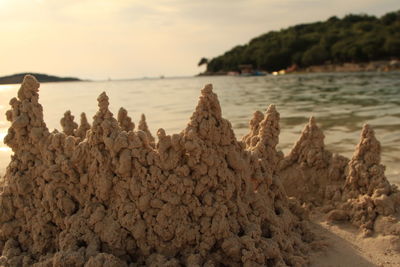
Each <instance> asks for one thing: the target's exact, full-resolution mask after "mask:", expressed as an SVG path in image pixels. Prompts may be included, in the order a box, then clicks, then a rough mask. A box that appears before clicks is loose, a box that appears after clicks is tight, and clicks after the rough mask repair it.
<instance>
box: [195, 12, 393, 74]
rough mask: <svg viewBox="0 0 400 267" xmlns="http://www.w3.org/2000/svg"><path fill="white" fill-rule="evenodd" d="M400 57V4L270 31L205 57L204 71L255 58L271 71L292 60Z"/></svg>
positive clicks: (306, 62)
mask: <svg viewBox="0 0 400 267" xmlns="http://www.w3.org/2000/svg"><path fill="white" fill-rule="evenodd" d="M393 58H400V10H399V11H395V12H390V13H387V14H385V15H383V16H381V17H379V18H378V17H375V16H371V15H366V14H361V15H355V14H349V15H346V16H345V17H343V18H342V19H340V18H338V17H336V16H333V17H331V18H329V19H328V20H326V21H323V22H315V23H309V24H299V25H295V26H292V27H289V28H287V29H282V30H280V31H270V32H268V33H266V34H263V35H261V36H258V37H256V38H254V39H252V40H251V41H250V42H249V43H248V44H245V45H238V46H236V47H234V48H232V49H231V50H229V51H227V52H226V53H224V54H223V55H220V56H217V57H215V58H212V59H211V60H207V59H206V58H202V59H201V60H200V62H199V65H202V64H207V70H206V72H210V73H216V72H224V71H238V70H239V65H241V64H251V65H252V66H253V67H254V68H255V69H258V70H266V71H269V72H272V71H277V70H281V69H286V68H288V67H290V66H294V65H296V66H298V67H300V68H305V67H308V66H312V65H323V64H327V63H330V64H340V63H345V62H354V63H358V62H369V61H374V60H389V59H393Z"/></svg>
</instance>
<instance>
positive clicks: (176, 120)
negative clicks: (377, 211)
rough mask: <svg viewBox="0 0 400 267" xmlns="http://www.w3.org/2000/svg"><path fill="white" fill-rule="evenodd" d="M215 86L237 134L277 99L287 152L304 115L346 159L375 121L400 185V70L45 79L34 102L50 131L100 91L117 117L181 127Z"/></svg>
mask: <svg viewBox="0 0 400 267" xmlns="http://www.w3.org/2000/svg"><path fill="white" fill-rule="evenodd" d="M209 83H211V84H213V86H214V92H216V93H217V94H218V97H219V100H220V102H221V106H222V113H223V116H224V117H225V118H227V119H228V120H230V121H231V123H232V126H233V128H234V130H235V134H236V136H237V138H241V137H242V136H243V135H244V134H246V133H247V132H248V123H249V120H250V119H251V117H252V114H253V113H254V111H256V110H260V111H265V109H266V108H267V107H268V105H269V104H275V105H276V107H277V110H278V112H279V113H280V114H281V120H280V125H281V135H280V143H279V146H278V149H280V150H282V151H283V152H284V153H288V152H289V151H290V149H291V147H292V146H293V144H294V143H295V142H296V140H297V139H298V138H299V137H300V133H301V131H302V129H303V128H304V125H305V124H306V123H307V121H308V118H309V117H310V116H314V117H316V120H317V123H318V125H319V126H320V127H321V128H322V129H323V131H324V134H325V136H326V137H325V144H326V145H327V149H329V150H330V151H332V152H336V153H340V154H342V155H344V156H347V157H351V155H352V153H353V151H354V148H355V146H356V145H357V143H358V141H359V137H360V131H361V128H362V125H363V124H364V123H368V124H370V125H372V126H373V128H374V129H375V132H376V136H377V138H378V140H379V141H380V142H381V145H382V163H383V164H384V165H386V167H387V168H386V175H387V177H388V178H389V180H391V181H392V182H396V183H400V72H390V73H370V72H368V73H313V74H290V75H282V76H272V75H271V76H264V77H230V76H215V77H184V78H165V79H135V80H120V81H101V82H100V81H94V82H65V83H43V84H41V87H40V99H39V101H40V103H41V104H42V105H43V108H44V119H45V121H46V124H47V126H48V127H49V129H50V130H53V129H55V128H56V129H59V130H60V129H61V126H60V123H59V122H60V119H61V118H62V116H63V114H64V112H65V111H66V110H70V111H71V112H72V114H73V115H75V121H77V122H78V123H79V115H80V113H81V112H85V113H86V115H87V116H88V118H89V120H90V119H91V117H93V116H94V114H95V113H96V111H97V100H96V99H97V96H98V95H99V94H100V93H101V92H103V91H105V92H106V93H107V94H108V96H109V98H110V109H111V111H112V112H113V113H114V114H115V116H116V115H117V112H118V109H119V108H120V107H124V108H125V109H127V110H128V114H129V115H130V116H131V117H132V118H133V120H134V122H135V123H136V124H137V122H138V120H139V119H140V115H141V114H142V113H144V114H145V115H146V118H147V122H148V124H149V128H150V130H151V131H152V132H153V134H154V135H155V132H156V131H157V129H159V128H164V129H165V130H166V132H167V133H168V134H172V133H178V132H180V131H181V130H183V129H184V128H185V126H186V124H187V122H188V120H189V118H190V116H191V114H192V112H193V111H194V109H195V106H196V104H197V101H198V97H199V95H200V89H201V88H202V87H203V86H204V85H205V84H209ZM18 88H19V85H0V174H2V173H4V170H5V168H6V166H7V164H8V162H9V158H10V155H11V153H12V151H11V150H10V149H9V148H8V147H7V146H6V145H4V143H3V142H2V141H3V138H4V136H5V135H6V134H7V129H8V127H9V122H8V121H7V120H6V117H5V112H6V111H7V110H8V109H9V104H8V103H9V100H10V99H11V98H12V97H15V96H16V95H17V90H18Z"/></svg>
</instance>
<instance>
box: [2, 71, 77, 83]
mask: <svg viewBox="0 0 400 267" xmlns="http://www.w3.org/2000/svg"><path fill="white" fill-rule="evenodd" d="M27 74H32V75H33V76H35V77H36V79H37V80H38V81H39V82H41V83H46V82H75V81H81V80H80V79H78V78H74V77H57V76H52V75H47V74H41V73H18V74H14V75H9V76H3V77H0V84H15V83H21V82H22V80H23V79H24V76H25V75H27Z"/></svg>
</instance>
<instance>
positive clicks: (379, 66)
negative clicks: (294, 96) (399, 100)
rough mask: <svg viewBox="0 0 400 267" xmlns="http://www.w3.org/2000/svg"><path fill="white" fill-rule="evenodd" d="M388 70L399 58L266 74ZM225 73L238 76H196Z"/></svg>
mask: <svg viewBox="0 0 400 267" xmlns="http://www.w3.org/2000/svg"><path fill="white" fill-rule="evenodd" d="M257 71H259V70H257ZM261 71H262V70H261ZM388 71H400V59H394V60H379V61H370V62H360V63H354V62H345V63H337V64H324V65H313V66H309V67H305V68H300V67H297V66H291V67H289V68H287V69H283V70H280V71H277V72H273V73H268V74H275V73H276V74H289V73H293V74H300V73H324V72H388ZM264 72H265V71H264ZM225 75H226V76H240V73H239V72H235V71H218V72H203V73H200V74H198V75H197V76H225ZM249 76H257V75H249Z"/></svg>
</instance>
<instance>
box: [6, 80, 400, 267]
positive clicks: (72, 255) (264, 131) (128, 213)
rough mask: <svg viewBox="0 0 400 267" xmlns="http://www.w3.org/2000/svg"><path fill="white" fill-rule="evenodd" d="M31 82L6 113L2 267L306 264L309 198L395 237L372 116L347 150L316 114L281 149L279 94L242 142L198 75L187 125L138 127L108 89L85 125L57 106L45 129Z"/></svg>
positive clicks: (393, 208)
mask: <svg viewBox="0 0 400 267" xmlns="http://www.w3.org/2000/svg"><path fill="white" fill-rule="evenodd" d="M38 90H39V83H38V82H37V80H36V79H35V78H34V77H33V76H26V77H25V79H24V81H23V84H22V85H21V88H20V90H19V92H18V98H13V99H11V101H10V105H11V110H9V111H8V112H7V114H6V116H7V119H8V120H9V121H10V122H11V127H10V129H9V131H8V134H7V136H6V137H5V139H4V142H5V143H6V144H7V145H8V146H10V147H11V148H12V150H13V152H14V155H13V156H12V159H11V162H10V164H9V166H8V168H7V172H6V175H5V182H4V184H3V188H2V192H1V194H0V206H1V209H2V213H1V214H0V251H1V255H2V256H1V258H0V265H2V266H32V265H33V266H138V265H148V266H182V265H185V266H305V265H307V263H308V254H309V252H310V250H311V249H312V248H313V247H316V246H318V240H319V237H316V236H314V234H313V233H312V232H311V231H310V230H309V227H308V225H309V223H308V219H307V217H306V215H305V214H306V210H307V209H309V210H310V209H314V208H315V209H320V210H321V211H322V212H324V213H326V214H327V216H328V217H329V218H330V219H331V220H332V221H340V220H348V221H349V222H351V223H352V224H354V225H356V226H357V227H360V228H361V229H362V230H363V231H365V232H369V233H370V232H372V231H374V230H375V231H381V232H382V233H384V232H385V233H386V234H395V235H399V236H400V231H398V230H399V228H398V225H399V224H398V220H397V219H396V218H395V216H396V212H398V210H397V209H398V207H399V203H400V200H399V192H398V190H397V188H395V187H394V186H392V185H390V184H389V183H388V182H387V180H386V178H385V176H384V168H383V166H382V165H380V162H379V153H380V148H379V142H378V141H377V140H376V139H375V137H374V135H373V131H372V130H371V129H370V128H369V127H368V126H367V127H365V128H364V130H363V134H362V139H361V141H360V144H359V145H358V147H357V150H356V153H355V154H354V156H353V158H352V159H351V160H350V161H349V160H348V159H346V158H344V157H341V156H337V155H332V153H330V152H328V151H326V150H325V148H324V144H323V138H324V137H323V134H322V131H320V130H319V128H318V126H317V125H316V123H315V119H313V118H312V119H310V122H309V124H308V125H307V126H306V128H305V130H304V132H303V134H302V136H301V138H300V140H299V141H298V142H297V143H296V145H295V147H294V148H293V150H292V152H291V153H290V154H289V155H287V156H286V157H284V155H283V154H282V153H281V152H279V151H277V149H276V146H277V144H278V142H279V132H280V128H279V113H278V112H277V111H276V109H275V106H273V105H271V106H270V107H269V108H268V110H267V111H266V113H265V114H263V113H261V112H256V113H255V114H254V117H253V119H252V120H251V122H250V132H249V134H248V135H246V136H245V137H244V138H243V140H242V141H238V140H237V139H236V137H235V135H234V132H233V130H232V126H231V124H230V122H229V121H227V120H226V119H224V118H223V117H222V112H221V107H220V105H219V102H218V99H217V96H216V94H215V93H213V91H212V87H211V85H207V86H206V87H205V88H204V89H203V90H202V91H201V96H200V99H199V102H198V105H197V107H196V110H195V111H194V113H193V115H192V117H191V118H190V120H189V123H188V125H187V127H186V128H185V129H184V130H183V131H182V132H181V133H178V134H172V135H168V134H167V133H166V132H165V131H164V130H163V129H159V130H158V131H157V139H158V141H156V140H155V138H154V137H153V135H152V134H151V133H150V131H149V129H148V127H147V124H146V120H145V117H144V115H143V116H142V118H141V121H140V122H139V124H138V130H135V125H134V123H133V122H132V119H131V118H130V117H129V116H128V113H127V111H126V110H125V109H122V108H121V109H120V111H119V112H118V118H117V119H115V118H114V116H113V114H112V113H111V112H110V110H109V109H108V105H109V102H108V101H109V99H108V97H107V95H106V94H105V93H102V94H101V95H100V96H99V97H98V99H97V100H98V106H99V110H98V112H97V113H96V115H95V116H94V118H93V123H92V125H90V124H89V123H88V121H87V119H86V116H85V114H82V115H81V123H80V125H77V124H76V123H75V122H74V121H73V119H74V117H73V116H72V115H71V113H70V112H66V113H65V116H64V118H63V119H62V120H61V125H62V128H63V131H62V132H58V131H54V132H49V130H48V128H47V127H46V124H45V122H44V121H43V110H42V106H41V105H40V103H39V95H38ZM288 196H289V197H288ZM299 203H300V204H302V205H303V207H301V206H300V205H299ZM386 226H390V227H386ZM382 228H384V229H385V231H383V230H382Z"/></svg>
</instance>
